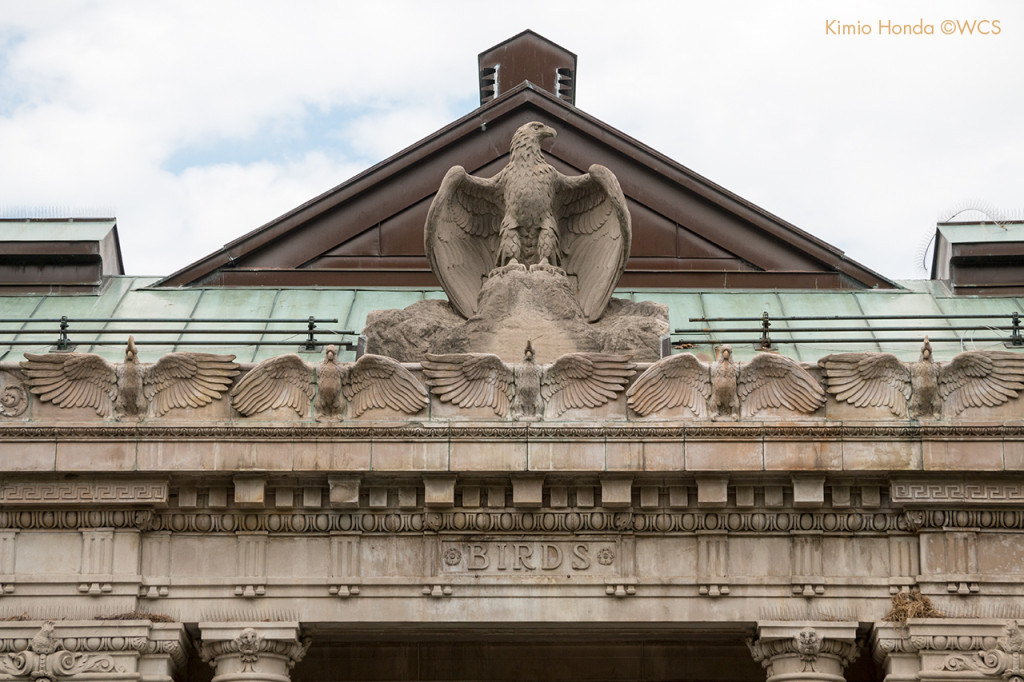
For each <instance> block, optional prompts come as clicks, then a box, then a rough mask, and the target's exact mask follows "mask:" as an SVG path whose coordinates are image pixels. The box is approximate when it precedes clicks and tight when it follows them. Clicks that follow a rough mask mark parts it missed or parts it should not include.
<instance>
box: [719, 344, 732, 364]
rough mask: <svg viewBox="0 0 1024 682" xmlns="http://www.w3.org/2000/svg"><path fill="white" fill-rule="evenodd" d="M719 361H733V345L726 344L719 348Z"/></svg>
mask: <svg viewBox="0 0 1024 682" xmlns="http://www.w3.org/2000/svg"><path fill="white" fill-rule="evenodd" d="M718 361H719V362H732V346H730V345H729V344H725V345H724V346H722V347H721V348H719V349H718Z"/></svg>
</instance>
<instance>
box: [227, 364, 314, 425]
mask: <svg viewBox="0 0 1024 682" xmlns="http://www.w3.org/2000/svg"><path fill="white" fill-rule="evenodd" d="M315 376H316V370H315V368H314V367H313V366H312V365H309V364H307V363H306V362H305V361H303V359H302V358H300V357H299V356H298V355H295V354H294V353H292V354H289V355H278V356H276V357H272V358H268V359H267V360H264V361H263V362H261V363H259V364H258V365H256V366H255V367H253V368H252V369H251V370H250V371H249V373H248V374H246V375H245V376H244V377H242V378H241V380H240V381H239V382H238V383H237V384H236V385H235V387H234V388H233V389H231V404H232V405H234V407H235V409H236V410H238V411H239V412H241V413H242V414H244V415H245V416H247V417H248V416H250V415H254V414H257V413H259V412H265V411H266V410H273V409H276V408H278V407H290V408H291V409H293V410H295V412H296V413H297V414H298V415H299V416H300V417H305V416H306V412H307V411H308V409H309V404H310V402H311V401H312V400H313V395H314V394H315V393H316V381H315Z"/></svg>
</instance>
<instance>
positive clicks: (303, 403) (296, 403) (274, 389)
mask: <svg viewBox="0 0 1024 682" xmlns="http://www.w3.org/2000/svg"><path fill="white" fill-rule="evenodd" d="M324 355H325V357H324V360H323V362H320V363H318V364H316V365H313V364H310V363H307V362H306V361H305V360H303V359H302V358H300V357H299V356H298V355H296V354H294V353H292V354H289V355H279V356H276V357H273V358H269V359H267V360H264V361H263V362H261V363H259V364H258V365H256V366H255V367H253V368H252V370H250V371H249V373H248V374H246V375H245V376H244V377H242V379H241V380H240V381H239V382H238V384H237V385H236V386H235V388H234V389H232V391H231V404H232V405H233V406H234V408H235V409H236V410H238V411H239V412H241V413H242V414H243V415H246V416H251V415H254V414H258V413H260V412H266V411H267V410H274V409H277V408H281V407H286V408H289V409H291V410H294V411H295V412H296V414H298V415H299V416H300V417H305V416H306V414H307V411H308V409H309V405H310V403H311V402H313V400H314V398H315V403H314V406H315V409H316V415H317V419H322V418H327V419H340V418H341V417H342V416H343V413H344V403H345V402H346V401H347V402H348V403H349V404H351V406H352V412H353V414H354V416H357V417H358V416H359V415H361V414H363V413H364V412H366V411H367V410H368V409H370V408H390V409H393V410H398V411H401V412H405V413H407V414H415V413H417V412H419V411H420V410H422V409H423V408H424V407H426V406H427V391H426V389H425V388H424V387H423V384H421V383H420V382H419V381H418V380H417V379H416V377H415V376H413V375H412V373H411V372H410V371H409V370H407V369H406V368H404V367H402V365H401V363H399V362H397V361H395V360H392V359H391V358H388V357H384V356H382V355H372V354H366V355H363V356H362V357H361V358H359V360H357V361H356V362H344V363H339V362H338V349H337V347H336V346H333V345H331V346H327V348H326V349H325V352H324ZM343 398H344V400H343Z"/></svg>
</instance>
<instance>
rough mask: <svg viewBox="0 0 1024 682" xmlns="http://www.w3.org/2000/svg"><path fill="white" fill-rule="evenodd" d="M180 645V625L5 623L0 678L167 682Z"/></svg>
mask: <svg viewBox="0 0 1024 682" xmlns="http://www.w3.org/2000/svg"><path fill="white" fill-rule="evenodd" d="M185 641H186V640H185V630H184V626H182V624H181V623H152V622H150V621H146V620H132V621H56V622H54V621H45V622H42V621H36V622H32V621H9V622H5V623H2V624H0V677H2V678H3V679H26V680H28V679H32V680H79V679H85V680H89V679H92V680H97V679H104V680H105V679H126V680H141V682H172V680H173V679H174V678H175V676H176V675H177V674H178V672H179V671H180V670H181V668H182V667H183V666H184V664H185V659H186V653H185V652H186V648H185Z"/></svg>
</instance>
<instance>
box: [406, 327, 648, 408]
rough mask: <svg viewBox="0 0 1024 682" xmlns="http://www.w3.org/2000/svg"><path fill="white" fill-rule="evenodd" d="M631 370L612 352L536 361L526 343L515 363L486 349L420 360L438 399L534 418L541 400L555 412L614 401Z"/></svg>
mask: <svg viewBox="0 0 1024 682" xmlns="http://www.w3.org/2000/svg"><path fill="white" fill-rule="evenodd" d="M635 373H636V364H634V363H633V362H632V360H631V356H629V355H619V354H614V353H569V354H567V355H563V356H562V357H560V358H558V359H557V360H555V361H554V362H553V363H551V364H550V365H543V366H541V365H537V364H536V363H535V362H534V353H533V346H532V345H531V344H530V343H527V346H526V352H525V354H524V358H523V362H522V363H519V364H517V365H507V364H505V363H504V362H503V361H502V359H501V358H499V357H498V356H497V355H492V354H490V353H452V354H448V355H433V354H430V353H428V354H427V357H426V360H424V361H423V374H424V375H425V376H426V377H427V384H428V385H429V386H430V392H431V393H433V394H434V395H436V396H438V398H439V399H440V400H441V401H442V402H450V403H453V404H455V405H458V406H459V407H487V408H490V409H491V410H493V411H494V413H495V414H496V415H498V416H499V417H506V416H509V415H511V416H512V418H513V419H517V420H531V419H539V418H540V417H541V415H542V414H543V413H544V406H545V404H546V405H549V406H550V409H551V411H552V412H553V413H554V414H555V415H560V414H562V413H563V412H565V411H566V410H570V409H577V408H587V407H591V408H593V407H600V406H601V405H604V404H606V403H608V402H609V401H612V400H615V398H616V397H617V396H618V394H619V393H621V392H622V390H623V389H624V388H625V386H626V384H627V382H628V381H629V379H630V377H632V376H633V374H635Z"/></svg>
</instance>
